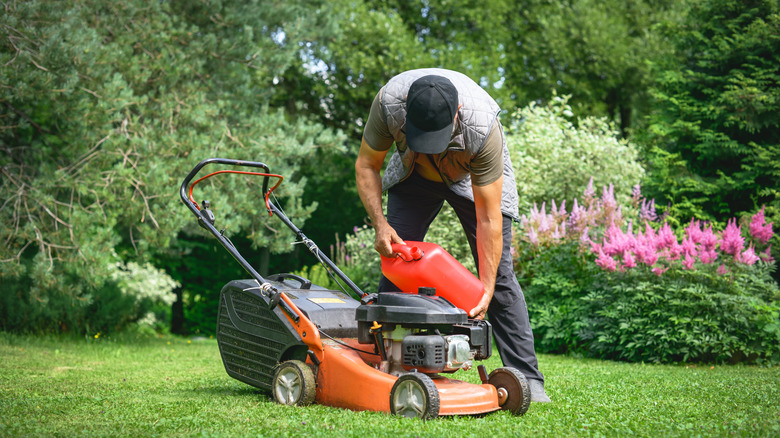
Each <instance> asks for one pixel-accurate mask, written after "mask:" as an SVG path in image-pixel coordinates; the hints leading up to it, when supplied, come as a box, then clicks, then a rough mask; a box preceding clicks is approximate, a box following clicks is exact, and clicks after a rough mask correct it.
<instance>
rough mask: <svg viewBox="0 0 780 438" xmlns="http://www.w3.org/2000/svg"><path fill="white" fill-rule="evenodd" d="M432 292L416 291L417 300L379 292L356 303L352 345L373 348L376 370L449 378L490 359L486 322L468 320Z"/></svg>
mask: <svg viewBox="0 0 780 438" xmlns="http://www.w3.org/2000/svg"><path fill="white" fill-rule="evenodd" d="M435 293H436V290H435V289H433V288H426V287H421V288H420V289H419V291H418V294H417V295H414V294H408V293H400V292H384V293H380V294H370V295H368V296H366V297H365V298H364V299H363V300H361V305H360V306H359V307H358V308H357V309H356V319H357V321H358V342H359V343H361V344H372V345H374V346H375V348H376V349H377V352H378V353H379V354H380V355H381V356H382V365H381V367H382V368H383V369H382V371H385V372H388V373H390V374H394V375H400V374H403V373H406V372H409V371H417V372H420V373H425V374H436V373H442V372H445V373H450V372H454V371H457V370H459V369H465V370H468V369H469V368H471V366H472V361H474V360H484V359H487V358H488V357H490V354H491V346H492V328H491V326H490V323H488V322H487V321H483V320H469V319H468V317H467V315H466V312H465V311H463V310H461V309H459V308H457V307H456V306H455V305H453V304H452V303H450V302H449V301H447V300H446V299H445V298H442V297H439V296H436V295H435Z"/></svg>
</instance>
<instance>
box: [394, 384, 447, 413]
mask: <svg viewBox="0 0 780 438" xmlns="http://www.w3.org/2000/svg"><path fill="white" fill-rule="evenodd" d="M390 412H391V413H392V414H393V415H401V416H403V417H409V418H414V417H417V418H421V419H423V420H431V419H433V418H436V417H438V416H439V390H438V389H436V385H435V384H434V383H433V380H432V379H431V378H430V377H428V376H426V375H425V374H422V373H408V374H404V375H402V376H401V377H399V378H398V380H396V381H395V384H394V385H393V389H392V390H391V391H390Z"/></svg>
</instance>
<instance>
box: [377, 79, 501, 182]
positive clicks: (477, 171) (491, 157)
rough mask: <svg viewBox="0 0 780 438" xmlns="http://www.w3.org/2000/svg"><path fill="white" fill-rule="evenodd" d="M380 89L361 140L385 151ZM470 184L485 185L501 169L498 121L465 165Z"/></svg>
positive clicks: (389, 137) (387, 134) (388, 139)
mask: <svg viewBox="0 0 780 438" xmlns="http://www.w3.org/2000/svg"><path fill="white" fill-rule="evenodd" d="M381 93H382V91H381V90H380V92H379V93H377V95H376V97H374V102H373V103H372V104H371V111H370V113H369V114H368V120H367V121H366V126H365V128H363V139H364V140H365V141H366V144H368V145H369V146H370V147H371V149H373V150H375V151H387V150H389V149H390V147H391V146H392V145H393V143H394V142H395V139H394V138H393V135H392V134H390V131H389V130H388V128H387V118H386V117H385V113H384V111H382V105H381V103H380V94H381ZM469 170H470V172H471V183H472V184H474V185H475V186H478V187H481V186H486V185H488V184H490V183H492V182H495V181H496V180H498V178H500V177H501V175H502V174H503V172H504V132H503V128H502V127H501V122H500V121H499V120H498V119H496V123H493V126H492V127H491V128H490V132H489V133H488V136H487V139H486V140H485V144H484V145H483V146H482V149H481V150H480V151H479V152H478V153H477V155H476V156H474V158H473V159H472V160H471V163H470V165H469Z"/></svg>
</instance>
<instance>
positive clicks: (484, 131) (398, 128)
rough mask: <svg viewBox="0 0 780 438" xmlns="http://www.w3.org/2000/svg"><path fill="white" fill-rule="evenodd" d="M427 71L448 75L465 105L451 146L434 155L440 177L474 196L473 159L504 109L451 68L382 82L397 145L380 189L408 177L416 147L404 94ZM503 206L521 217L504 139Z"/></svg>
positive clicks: (384, 104)
mask: <svg viewBox="0 0 780 438" xmlns="http://www.w3.org/2000/svg"><path fill="white" fill-rule="evenodd" d="M426 75H439V76H444V77H446V78H447V79H449V80H450V81H452V84H453V85H455V88H457V89H458V100H459V103H460V105H461V108H460V110H459V111H458V123H457V124H456V125H455V130H454V132H453V139H452V140H451V141H450V144H449V146H447V149H446V150H445V151H444V152H442V153H441V154H439V155H435V156H433V158H434V161H435V162H436V165H437V166H438V167H439V173H440V174H441V177H442V180H443V181H444V182H445V183H446V184H447V186H448V187H449V188H450V190H452V191H453V192H455V193H456V194H457V195H458V196H462V197H464V198H467V199H469V200H471V201H474V194H473V192H472V190H471V174H470V173H469V168H470V163H471V160H472V159H473V158H474V156H476V155H477V153H478V152H479V151H480V150H481V149H482V146H483V145H484V144H485V140H486V139H487V136H488V134H489V133H490V129H491V127H492V126H493V123H496V122H497V120H498V113H499V112H500V111H501V109H500V108H499V107H498V104H497V103H496V101H495V100H493V98H492V97H490V95H489V94H488V93H487V92H486V91H485V90H483V89H482V88H481V87H480V86H479V85H477V84H476V83H475V82H474V81H472V80H471V79H470V78H469V77H468V76H466V75H464V74H462V73H458V72H455V71H451V70H444V69H438V68H423V69H419V70H410V71H407V72H404V73H401V74H399V75H397V76H395V77H393V78H392V79H390V81H389V82H388V83H387V84H386V85H385V86H384V87H383V88H382V92H381V96H380V99H381V104H382V110H383V111H384V113H385V117H386V119H387V126H388V129H389V130H390V133H391V134H392V135H393V138H394V139H395V145H396V151H395V152H394V153H393V155H392V156H391V157H390V162H389V163H388V165H387V168H386V169H385V173H384V176H383V177H382V189H383V190H388V189H390V188H391V187H393V186H394V185H396V184H398V183H399V182H401V181H403V180H404V179H406V178H407V177H408V176H409V175H410V174H411V172H412V164H413V162H414V152H413V151H412V150H411V149H409V148H408V147H407V146H406V132H405V128H406V95H407V93H408V91H409V87H411V85H412V82H414V81H415V80H417V79H418V78H420V77H423V76H426ZM501 212H502V213H503V214H505V215H506V216H509V217H510V218H512V219H514V220H518V197H517V184H516V183H515V173H514V170H512V162H511V160H510V158H509V149H508V148H507V146H506V139H504V185H503V188H502V195H501Z"/></svg>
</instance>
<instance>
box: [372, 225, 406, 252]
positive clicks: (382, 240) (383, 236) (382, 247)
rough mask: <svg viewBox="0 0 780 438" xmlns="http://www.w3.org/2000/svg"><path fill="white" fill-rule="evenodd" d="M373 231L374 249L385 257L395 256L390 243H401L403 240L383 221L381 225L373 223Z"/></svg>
mask: <svg viewBox="0 0 780 438" xmlns="http://www.w3.org/2000/svg"><path fill="white" fill-rule="evenodd" d="M374 232H375V233H376V235H375V237H374V249H375V250H376V251H377V252H378V253H379V254H381V255H383V256H385V257H391V258H392V257H397V256H398V254H396V253H395V251H393V248H392V247H391V245H392V244H393V243H401V244H403V243H404V241H403V239H401V238H400V237H399V236H398V234H397V233H396V232H395V229H393V227H391V226H390V224H388V223H387V222H384V223H383V224H382V225H375V226H374Z"/></svg>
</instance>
